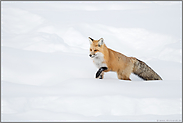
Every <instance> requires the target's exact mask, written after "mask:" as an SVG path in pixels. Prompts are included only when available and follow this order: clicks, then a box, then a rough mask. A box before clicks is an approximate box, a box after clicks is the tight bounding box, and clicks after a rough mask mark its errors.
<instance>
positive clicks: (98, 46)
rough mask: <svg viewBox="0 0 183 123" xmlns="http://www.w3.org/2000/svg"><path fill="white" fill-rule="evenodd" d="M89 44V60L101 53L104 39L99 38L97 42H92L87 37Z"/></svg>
mask: <svg viewBox="0 0 183 123" xmlns="http://www.w3.org/2000/svg"><path fill="white" fill-rule="evenodd" d="M89 42H90V54H89V56H90V57H91V58H94V57H96V56H97V55H99V53H101V52H102V48H103V45H104V39H103V38H100V39H99V40H94V39H92V38H90V37H89Z"/></svg>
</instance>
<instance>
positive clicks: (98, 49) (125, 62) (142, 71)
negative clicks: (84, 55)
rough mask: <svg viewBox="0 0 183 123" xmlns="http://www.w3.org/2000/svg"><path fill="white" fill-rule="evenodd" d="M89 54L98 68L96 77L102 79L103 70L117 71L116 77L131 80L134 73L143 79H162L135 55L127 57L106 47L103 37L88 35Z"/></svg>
mask: <svg viewBox="0 0 183 123" xmlns="http://www.w3.org/2000/svg"><path fill="white" fill-rule="evenodd" d="M89 42H90V54H89V56H90V57H91V58H92V59H93V62H94V64H95V65H96V66H97V68H99V70H98V71H97V73H96V78H99V79H103V77H104V72H108V71H114V72H117V76H118V79H122V80H131V79H130V74H131V73H134V74H136V75H138V76H139V77H140V78H142V79H143V80H162V78H161V77H160V76H159V75H158V74H157V73H156V72H155V71H154V70H153V69H151V68H150V67H149V66H148V65H147V64H146V63H144V62H143V61H140V60H138V59H137V58H135V57H127V56H125V55H123V54H121V53H119V52H116V51H114V50H112V49H109V48H107V46H106V45H105V43H104V39H103V38H100V39H99V40H94V39H92V38H90V37H89Z"/></svg>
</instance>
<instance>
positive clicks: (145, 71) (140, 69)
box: [133, 59, 162, 80]
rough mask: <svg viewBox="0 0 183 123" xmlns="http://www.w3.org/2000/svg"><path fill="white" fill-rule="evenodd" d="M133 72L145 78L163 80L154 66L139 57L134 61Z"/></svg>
mask: <svg viewBox="0 0 183 123" xmlns="http://www.w3.org/2000/svg"><path fill="white" fill-rule="evenodd" d="M133 73H134V74H136V75H137V76H139V77H140V78H142V79H144V80H162V78H161V77H160V76H159V75H158V74H157V73H156V72H155V71H154V70H153V69H152V68H150V67H149V66H148V65H147V64H146V63H144V62H143V61H140V60H138V59H136V60H135V62H134V68H133Z"/></svg>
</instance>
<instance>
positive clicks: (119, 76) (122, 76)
mask: <svg viewBox="0 0 183 123" xmlns="http://www.w3.org/2000/svg"><path fill="white" fill-rule="evenodd" d="M117 75H118V79H121V80H130V81H131V79H130V76H127V75H125V74H123V72H117Z"/></svg>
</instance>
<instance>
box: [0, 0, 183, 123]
mask: <svg viewBox="0 0 183 123" xmlns="http://www.w3.org/2000/svg"><path fill="white" fill-rule="evenodd" d="M1 10H2V12H1V14H2V15H1V18H2V21H1V55H2V57H1V121H3V122H21V121H24V122H30V121H38V122H39V121H45V122H46V121H47V122H54V121H55V122H61V121H75V122H76V121H81V122H85V121H93V122H94V121H106V122H114V121H119V122H123V121H127V122H128V121H129V122H133V121H136V122H148V121H149V122H150V121H151V122H159V121H165V122H171V121H174V122H181V121H182V35H181V34H182V31H181V30H182V28H181V27H182V24H181V22H182V13H181V11H182V4H181V2H180V1H175V2H173V1H165V2H163V1H161V2H159V1H156V2H152V1H150V2H139V1H137V2H134V1H133V2H131V1H129V2H128V1H125V2H122V1H121V2H120V1H119V2H112V1H109V2H107V1H105V2H102V1H100V2H99V1H93V2H91V1H88V2H81V1H80V2H79V1H77V2H74V1H72V2H71V1H70V2H66V1H65V2H61V1H59V2H51V1H50V2H40V1H39V2H38V1H37V2H33V1H27V2H25V1H24V2H23V1H21V2H20V1H19V2H11V1H3V2H2V4H1ZM88 37H92V38H93V39H100V38H103V39H104V42H105V44H106V45H107V47H109V48H111V49H113V50H116V51H118V52H121V53H123V54H124V55H127V56H133V57H136V58H138V59H140V60H142V61H144V62H146V63H147V64H148V65H149V66H150V67H151V68H153V70H155V71H156V72H157V73H158V74H159V75H160V76H161V77H162V78H163V81H143V80H142V79H140V78H139V77H137V76H135V75H133V74H132V75H131V77H130V78H131V79H132V81H125V80H119V79H117V74H116V73H114V72H108V73H105V75H104V79H102V80H100V79H95V73H96V72H97V68H96V66H95V65H94V64H93V62H92V60H91V59H90V58H89V45H90V44H89V40H88Z"/></svg>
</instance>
